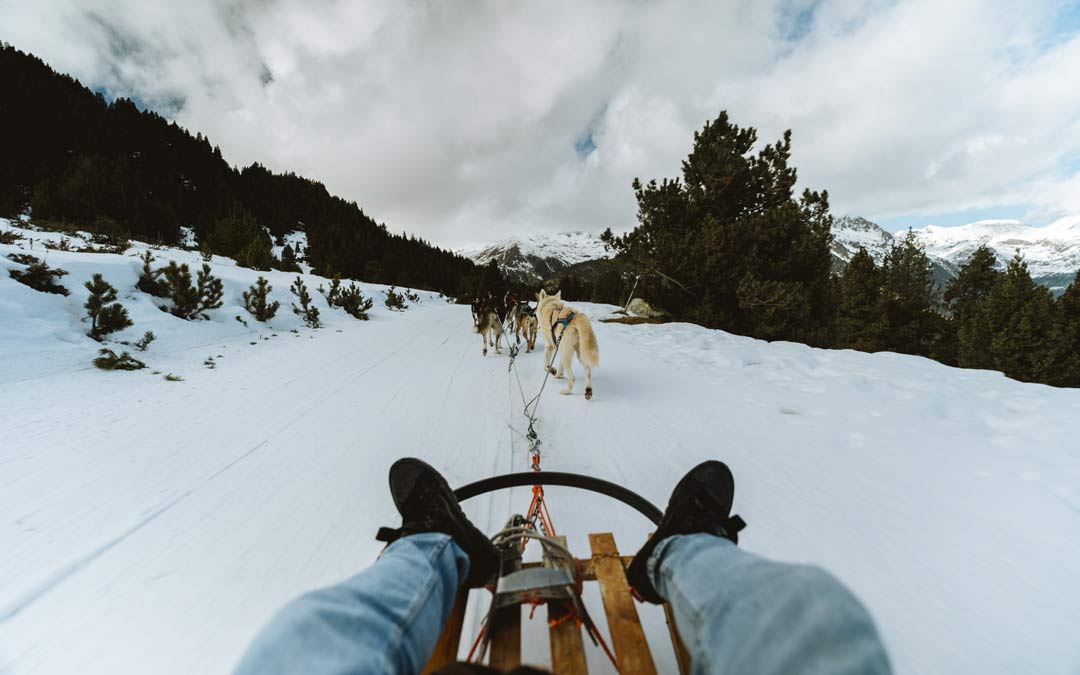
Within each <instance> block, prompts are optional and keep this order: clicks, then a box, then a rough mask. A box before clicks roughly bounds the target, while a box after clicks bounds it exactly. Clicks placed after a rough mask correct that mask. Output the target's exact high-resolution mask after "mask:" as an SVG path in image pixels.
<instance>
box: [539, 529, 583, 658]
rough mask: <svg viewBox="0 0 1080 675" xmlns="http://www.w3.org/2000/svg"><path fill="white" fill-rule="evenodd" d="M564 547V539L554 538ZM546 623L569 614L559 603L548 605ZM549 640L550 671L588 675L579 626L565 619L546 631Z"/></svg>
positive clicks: (553, 621)
mask: <svg viewBox="0 0 1080 675" xmlns="http://www.w3.org/2000/svg"><path fill="white" fill-rule="evenodd" d="M556 539H558V540H559V543H560V544H562V545H563V546H566V537H556ZM547 607H548V621H549V622H552V623H555V622H559V620H560V619H563V618H564V617H565V616H566V615H567V614H568V613H569V612H567V610H566V609H565V608H564V607H563V605H562V603H560V602H554V601H553V602H549V603H548V606H547ZM548 635H549V637H550V638H551V670H552V672H555V673H558V674H559V675H588V672H589V667H588V666H587V665H586V664H585V643H584V641H582V639H581V626H579V625H578V623H577V621H575V620H574V619H573V618H567V619H566V620H565V621H561V622H559V623H558V624H557V625H553V626H551V627H550V628H549V629H548Z"/></svg>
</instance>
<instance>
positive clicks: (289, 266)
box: [274, 244, 300, 272]
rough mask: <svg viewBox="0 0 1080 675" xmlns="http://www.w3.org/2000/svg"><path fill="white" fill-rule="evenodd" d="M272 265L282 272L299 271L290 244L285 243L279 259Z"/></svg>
mask: <svg viewBox="0 0 1080 675" xmlns="http://www.w3.org/2000/svg"><path fill="white" fill-rule="evenodd" d="M274 267H275V268H276V269H279V270H281V271H282V272H299V271H300V265H299V264H298V263H297V262H296V254H295V253H294V252H293V249H292V246H290V245H288V244H285V248H283V249H281V260H280V261H276V264H275V265H274Z"/></svg>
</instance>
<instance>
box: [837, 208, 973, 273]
mask: <svg viewBox="0 0 1080 675" xmlns="http://www.w3.org/2000/svg"><path fill="white" fill-rule="evenodd" d="M832 235H833V241H832V244H831V252H832V256H833V269H834V270H836V271H837V272H839V271H840V270H842V269H844V267H846V266H847V264H848V262H849V261H850V260H851V257H852V256H853V255H855V254H856V253H857V252H858V251H859V248H860V247H861V248H865V249H866V252H867V253H869V254H870V257H871V258H873V259H874V263H876V264H878V265H880V264H881V263H882V262H883V261H884V260H885V254H886V253H888V252H889V249H890V248H891V247H892V245H893V241H894V240H895V239H896V237H895V236H894V235H893V234H892V233H891V232H888V231H887V230H885V229H884V228H882V227H881V226H880V225H878V224H877V223H874V222H871V221H869V220H867V219H866V218H859V217H857V216H840V217H838V218H834V219H833V226H832ZM927 256H928V257H929V258H930V271H931V273H932V274H933V277H934V282H935V283H937V285H938V286H939V287H944V285H945V284H947V283H948V282H949V280H950V279H952V278H954V277H955V276H956V273H957V271H958V270H959V265H958V264H957V263H954V262H952V261H950V260H947V259H944V258H941V257H939V256H936V255H934V254H932V253H931V252H930V251H929V250H928V251H927ZM965 260H966V258H965ZM961 262H963V261H961Z"/></svg>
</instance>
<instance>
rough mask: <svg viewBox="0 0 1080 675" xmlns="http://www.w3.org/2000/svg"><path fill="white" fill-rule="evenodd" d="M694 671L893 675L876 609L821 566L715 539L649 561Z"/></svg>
mask: <svg viewBox="0 0 1080 675" xmlns="http://www.w3.org/2000/svg"><path fill="white" fill-rule="evenodd" d="M648 569H649V576H650V577H651V581H652V583H653V585H654V587H655V589H656V590H657V591H658V592H659V594H660V595H661V596H663V598H664V599H666V600H667V601H668V602H669V603H670V604H671V606H672V608H673V609H674V611H675V621H676V625H677V626H678V627H679V632H680V634H681V635H682V638H683V641H684V642H685V643H686V647H687V649H688V650H689V651H690V653H691V661H692V663H693V669H694V673H758V674H762V675H766V674H769V673H795V672H797V673H837V674H843V673H888V672H890V667H889V659H888V656H887V655H886V653H885V648H884V647H883V646H882V643H881V639H880V637H879V636H878V633H877V629H876V628H875V627H874V622H873V620H872V619H871V618H870V615H869V614H868V613H867V611H866V609H865V608H864V607H863V606H862V604H861V603H860V602H859V601H858V600H857V599H856V598H855V596H853V595H852V594H851V593H850V592H849V591H848V590H847V589H846V588H845V587H844V586H843V585H842V584H840V582H838V581H837V580H836V579H835V578H833V577H832V576H831V575H829V574H828V573H826V572H825V571H823V570H821V569H818V568H816V567H809V566H802V565H788V564H783V563H776V562H772V561H769V560H765V559H764V558H760V557H758V556H755V555H752V554H750V553H746V552H745V551H742V550H740V549H739V548H738V547H736V546H735V544H734V543H732V542H731V541H729V540H727V539H724V538H722V537H718V536H714V535H711V534H686V535H675V536H672V537H669V538H667V539H665V540H664V541H662V542H661V543H660V544H659V545H658V546H657V547H656V549H655V550H654V551H653V552H652V555H651V556H650V557H649V562H648Z"/></svg>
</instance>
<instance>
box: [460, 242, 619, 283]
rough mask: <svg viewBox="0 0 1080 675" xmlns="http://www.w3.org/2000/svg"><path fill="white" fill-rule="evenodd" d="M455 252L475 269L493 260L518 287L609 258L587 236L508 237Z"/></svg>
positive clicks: (600, 245)
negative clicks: (574, 267) (469, 261)
mask: <svg viewBox="0 0 1080 675" xmlns="http://www.w3.org/2000/svg"><path fill="white" fill-rule="evenodd" d="M455 252H456V253H457V254H458V255H462V256H465V257H466V258H470V259H471V260H473V261H474V262H475V263H477V264H478V265H486V264H487V263H488V262H489V261H491V260H494V261H496V262H497V263H498V265H499V268H500V269H501V270H502V271H503V273H504V274H506V275H507V276H508V277H510V278H511V279H513V280H515V281H520V282H522V283H536V282H539V281H542V280H543V279H547V278H549V277H551V276H553V275H555V274H558V273H559V272H561V271H562V270H564V269H566V268H567V267H569V266H571V265H575V264H577V263H582V262H586V261H588V260H597V259H600V258H608V257H610V256H611V252H610V251H609V250H608V248H607V247H606V246H605V245H604V242H602V241H600V238H599V237H597V236H596V235H595V234H589V233H587V232H562V233H559V234H534V235H528V236H523V237H512V238H510V239H507V240H505V241H502V242H499V243H497V244H484V245H480V246H471V247H465V248H461V249H458V250H457V251H455Z"/></svg>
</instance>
